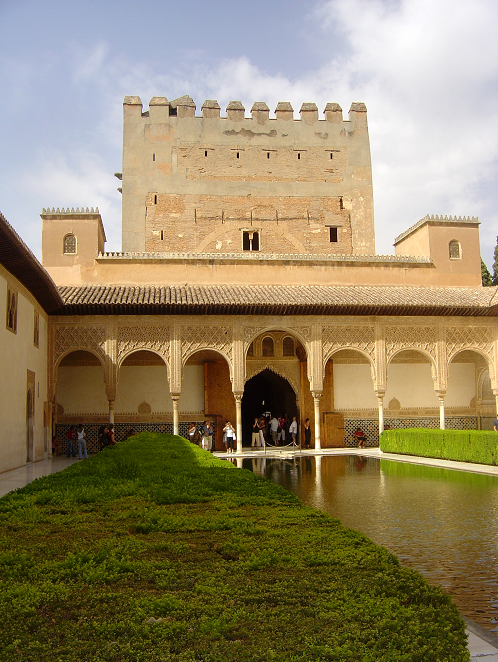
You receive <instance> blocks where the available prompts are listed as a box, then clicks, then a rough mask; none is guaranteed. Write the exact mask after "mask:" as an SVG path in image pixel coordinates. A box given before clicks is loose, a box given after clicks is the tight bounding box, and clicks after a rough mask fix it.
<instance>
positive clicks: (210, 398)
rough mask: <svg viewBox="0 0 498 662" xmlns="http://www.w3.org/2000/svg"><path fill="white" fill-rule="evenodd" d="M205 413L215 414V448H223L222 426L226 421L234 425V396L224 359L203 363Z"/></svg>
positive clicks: (207, 415) (207, 414)
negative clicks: (217, 361)
mask: <svg viewBox="0 0 498 662" xmlns="http://www.w3.org/2000/svg"><path fill="white" fill-rule="evenodd" d="M204 385H205V399H204V403H205V404H204V406H205V413H206V418H209V414H211V415H213V414H216V416H217V428H218V429H217V430H216V436H215V448H216V450H224V449H225V446H224V445H223V441H222V440H223V431H222V430H223V428H224V426H225V423H226V422H227V421H230V422H231V424H232V425H233V426H234V427H235V398H234V397H233V392H232V384H231V382H230V371H229V368H228V365H227V363H226V362H225V361H221V362H220V363H205V364H204Z"/></svg>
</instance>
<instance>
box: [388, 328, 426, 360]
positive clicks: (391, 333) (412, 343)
mask: <svg viewBox="0 0 498 662" xmlns="http://www.w3.org/2000/svg"><path fill="white" fill-rule="evenodd" d="M385 329H386V331H385V333H386V355H387V361H388V363H389V361H390V360H391V358H392V357H393V356H394V355H395V354H397V353H398V352H399V351H401V350H405V349H413V350H417V349H418V350H422V351H423V352H425V353H427V354H428V355H429V356H430V357H431V358H432V360H433V361H434V363H435V362H436V355H437V349H436V347H437V329H436V327H435V326H429V325H404V324H401V325H396V326H394V325H392V326H386V327H385Z"/></svg>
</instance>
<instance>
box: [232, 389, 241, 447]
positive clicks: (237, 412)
mask: <svg viewBox="0 0 498 662" xmlns="http://www.w3.org/2000/svg"><path fill="white" fill-rule="evenodd" d="M234 397H235V417H236V420H235V427H236V434H237V453H242V393H234Z"/></svg>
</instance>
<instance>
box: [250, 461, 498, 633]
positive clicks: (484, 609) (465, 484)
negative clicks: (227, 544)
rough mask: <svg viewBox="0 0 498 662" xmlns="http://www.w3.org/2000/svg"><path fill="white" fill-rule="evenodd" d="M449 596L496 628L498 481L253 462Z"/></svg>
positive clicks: (393, 467) (355, 466)
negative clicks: (359, 532) (388, 552)
mask: <svg viewBox="0 0 498 662" xmlns="http://www.w3.org/2000/svg"><path fill="white" fill-rule="evenodd" d="M243 466H244V468H245V469H251V470H252V471H254V472H255V473H258V474H260V475H264V476H267V477H268V478H269V479H270V480H272V481H273V482H275V483H277V484H278V485H282V486H283V487H285V488H287V489H288V490H290V491H291V492H294V493H295V494H296V495H297V496H298V497H299V498H300V499H301V500H302V501H304V503H306V504H308V505H310V506H313V507H315V508H320V509H321V510H324V511H326V512H327V513H329V514H330V515H332V516H334V517H337V518H339V519H340V520H341V521H342V523H343V524H344V525H345V526H348V527H351V528H354V529H357V530H359V531H362V532H363V533H365V534H366V535H367V536H368V537H369V538H372V540H374V541H375V542H376V543H379V544H380V545H384V546H385V547H387V548H388V549H389V550H390V551H391V552H393V553H394V554H396V556H397V557H398V558H399V559H400V561H401V563H403V564H404V565H406V566H409V567H411V568H414V569H415V570H418V571H419V572H420V573H422V575H424V576H425V577H426V579H427V580H428V581H429V582H431V583H433V584H440V585H441V586H442V587H443V589H444V590H445V591H446V592H447V593H449V594H450V595H451V596H452V597H453V599H454V601H455V603H456V604H457V606H458V608H459V610H460V612H461V613H462V614H464V615H465V616H468V617H469V618H470V619H472V620H473V621H474V622H476V623H479V625H481V626H483V627H485V628H487V629H488V630H492V629H494V628H496V623H497V621H495V620H494V619H498V579H497V571H498V478H497V477H495V476H485V475H481V474H473V473H468V472H464V471H454V470H451V469H442V468H438V467H424V466H420V465H414V464H408V463H405V462H392V461H389V460H380V459H377V458H370V457H369V458H366V457H361V456H358V455H341V456H328V457H317V458H314V457H297V458H294V459H282V460H280V459H265V458H262V457H261V458H260V457H258V458H254V459H252V458H245V459H244V464H243Z"/></svg>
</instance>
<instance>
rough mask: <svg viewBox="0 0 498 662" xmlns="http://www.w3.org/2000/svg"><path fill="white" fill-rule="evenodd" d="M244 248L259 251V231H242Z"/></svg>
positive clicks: (244, 249)
mask: <svg viewBox="0 0 498 662" xmlns="http://www.w3.org/2000/svg"><path fill="white" fill-rule="evenodd" d="M242 250H243V251H259V232H249V231H245V232H243V233H242Z"/></svg>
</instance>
